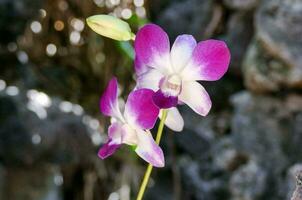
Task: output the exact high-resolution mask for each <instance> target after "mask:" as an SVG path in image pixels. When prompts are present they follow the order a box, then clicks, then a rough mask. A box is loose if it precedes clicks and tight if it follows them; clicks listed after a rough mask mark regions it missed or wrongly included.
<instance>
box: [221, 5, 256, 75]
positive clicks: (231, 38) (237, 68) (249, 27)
mask: <svg viewBox="0 0 302 200" xmlns="http://www.w3.org/2000/svg"><path fill="white" fill-rule="evenodd" d="M226 30H227V32H226V36H225V40H226V42H227V44H228V46H229V48H230V51H231V55H232V61H231V68H230V70H231V72H232V73H233V74H236V75H241V66H242V61H243V58H244V55H245V53H246V50H247V47H248V45H249V43H250V41H251V39H252V37H253V34H254V27H253V14H252V12H242V11H238V12H235V13H234V14H232V15H231V16H230V18H229V20H228V23H227V29H226Z"/></svg>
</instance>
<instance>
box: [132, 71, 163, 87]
mask: <svg viewBox="0 0 302 200" xmlns="http://www.w3.org/2000/svg"><path fill="white" fill-rule="evenodd" d="M163 77H164V75H163V74H162V73H161V72H160V71H158V70H156V69H149V70H148V71H147V72H145V73H144V74H142V75H141V76H139V77H138V78H137V88H149V89H151V90H153V91H157V90H158V89H159V83H160V80H161V79H162V78H163Z"/></svg>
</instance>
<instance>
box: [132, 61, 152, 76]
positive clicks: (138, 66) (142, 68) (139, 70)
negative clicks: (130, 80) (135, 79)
mask: <svg viewBox="0 0 302 200" xmlns="http://www.w3.org/2000/svg"><path fill="white" fill-rule="evenodd" d="M134 69H135V73H136V75H137V76H140V75H142V74H144V73H145V72H147V71H148V70H149V69H150V68H149V67H148V66H147V65H146V64H144V63H143V62H142V61H140V59H139V58H138V57H137V56H135V60H134Z"/></svg>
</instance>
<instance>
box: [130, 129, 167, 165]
mask: <svg viewBox="0 0 302 200" xmlns="http://www.w3.org/2000/svg"><path fill="white" fill-rule="evenodd" d="M137 136H138V144H137V147H136V149H135V152H136V153H137V155H139V156H140V157H141V158H142V159H144V160H145V161H147V162H148V163H150V164H151V165H153V166H154V167H164V166H165V158H164V154H163V151H162V150H161V148H160V147H159V146H158V145H157V144H156V143H155V141H154V139H153V137H152V135H151V133H150V132H145V131H142V130H138V131H137Z"/></svg>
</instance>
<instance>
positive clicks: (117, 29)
mask: <svg viewBox="0 0 302 200" xmlns="http://www.w3.org/2000/svg"><path fill="white" fill-rule="evenodd" d="M86 21H87V24H88V26H89V27H90V28H91V29H92V30H93V31H94V32H96V33H98V34H100V35H103V36H105V37H109V38H111V39H114V40H119V41H128V40H131V39H134V38H135V35H134V34H133V33H132V32H131V29H130V26H129V24H128V23H127V22H125V21H123V20H121V19H119V18H116V17H113V16H110V15H94V16H91V17H88V18H87V19H86Z"/></svg>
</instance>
